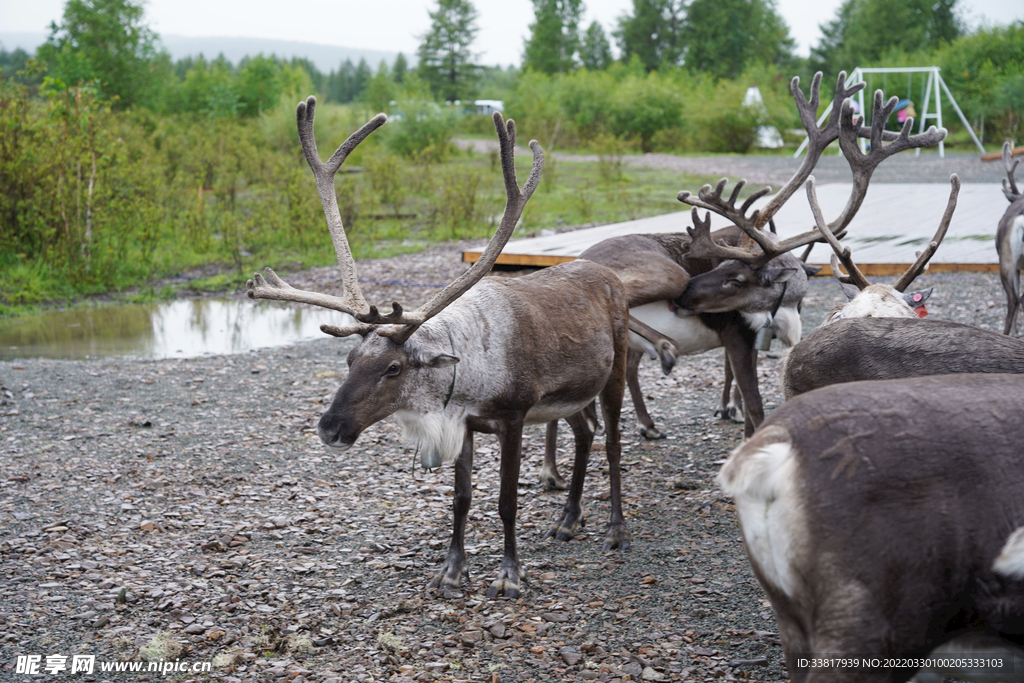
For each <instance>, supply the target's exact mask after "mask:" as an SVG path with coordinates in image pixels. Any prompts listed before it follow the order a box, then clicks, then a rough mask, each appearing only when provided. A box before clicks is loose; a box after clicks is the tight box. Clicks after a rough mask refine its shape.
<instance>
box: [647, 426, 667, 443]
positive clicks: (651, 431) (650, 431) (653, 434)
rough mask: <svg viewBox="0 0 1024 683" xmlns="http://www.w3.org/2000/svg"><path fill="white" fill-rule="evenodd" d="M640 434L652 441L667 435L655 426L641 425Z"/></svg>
mask: <svg viewBox="0 0 1024 683" xmlns="http://www.w3.org/2000/svg"><path fill="white" fill-rule="evenodd" d="M640 436H642V437H644V438H645V439H650V440H652V441H653V440H655V439H664V438H665V437H666V436H668V434H666V433H665V432H663V431H661V430H659V429H658V428H657V427H644V426H641V427H640Z"/></svg>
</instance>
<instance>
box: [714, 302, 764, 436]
mask: <svg viewBox="0 0 1024 683" xmlns="http://www.w3.org/2000/svg"><path fill="white" fill-rule="evenodd" d="M736 317H737V322H736V323H735V324H730V325H726V326H725V327H724V328H723V329H722V330H721V332H719V336H720V337H721V339H722V346H724V347H725V351H726V353H728V354H729V363H730V364H731V366H732V372H733V376H734V377H735V379H736V384H737V385H738V386H739V388H740V394H741V395H742V396H743V408H744V410H743V412H744V429H743V436H744V437H746V438H750V436H751V435H752V434H753V433H754V430H755V429H757V428H758V427H759V426H760V425H761V423H762V422H764V405H763V404H762V402H761V392H760V390H759V389H758V387H757V349H755V348H754V333H753V332H752V331H751V330H749V329H748V328H746V327H745V326H744V325H743V324H742V322H740V321H739V316H738V315H737V316H736Z"/></svg>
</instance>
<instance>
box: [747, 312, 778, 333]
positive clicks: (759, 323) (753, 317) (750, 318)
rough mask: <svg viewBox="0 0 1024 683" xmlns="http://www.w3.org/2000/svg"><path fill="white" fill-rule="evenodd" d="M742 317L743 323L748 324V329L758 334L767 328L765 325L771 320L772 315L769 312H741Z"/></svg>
mask: <svg viewBox="0 0 1024 683" xmlns="http://www.w3.org/2000/svg"><path fill="white" fill-rule="evenodd" d="M740 317H741V318H743V322H744V323H746V325H747V327H749V328H750V329H752V330H753V331H755V332H757V331H758V330H759V329H761V328H762V327H764V326H765V323H767V322H768V321H769V320H771V317H772V314H771V313H769V312H768V311H758V312H756V313H745V312H743V311H740Z"/></svg>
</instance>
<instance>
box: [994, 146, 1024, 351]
mask: <svg viewBox="0 0 1024 683" xmlns="http://www.w3.org/2000/svg"><path fill="white" fill-rule="evenodd" d="M1010 147H1011V145H1010V143H1009V142H1005V143H1003V166H1004V167H1005V168H1006V179H1004V180H1003V194H1004V195H1005V196H1006V199H1007V201H1009V202H1010V206H1009V207H1007V209H1006V213H1004V214H1003V217H1002V218H1000V219H999V227H998V228H997V229H996V253H998V254H999V279H1000V280H1001V281H1002V283H1003V289H1004V290H1006V322H1005V323H1004V324H1003V334H1012V335H1014V336H1016V334H1017V311H1018V310H1019V309H1020V303H1021V302H1020V271H1021V270H1022V269H1024V195H1022V194H1021V193H1020V191H1019V190H1018V189H1017V179H1016V178H1015V177H1014V174H1015V173H1016V171H1017V164H1019V163H1020V160H1017V161H1013V162H1012V163H1011V151H1010Z"/></svg>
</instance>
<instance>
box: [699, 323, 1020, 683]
mask: <svg viewBox="0 0 1024 683" xmlns="http://www.w3.org/2000/svg"><path fill="white" fill-rule="evenodd" d="M851 322H852V321H851ZM908 324H909V323H908ZM1022 406H1024V377H1022V376H1020V375H991V374H986V375H977V374H964V375H957V376H955V377H954V376H948V375H947V376H939V377H917V378H910V379H898V380H886V381H877V382H855V383H852V384H842V385H834V386H830V387H825V388H822V389H817V390H815V391H812V392H810V393H808V394H806V395H802V396H798V397H796V398H794V399H793V400H791V401H787V402H786V403H785V404H784V405H782V406H781V407H780V408H778V409H777V410H775V411H774V412H773V414H772V415H771V417H769V419H768V420H766V421H765V423H764V424H762V425H761V427H760V429H758V431H757V433H755V434H754V436H753V438H751V439H749V440H748V441H747V442H746V443H744V444H743V445H742V446H740V447H739V448H737V449H736V450H735V451H733V453H732V455H731V456H730V457H729V459H728V460H727V462H726V463H725V465H724V466H723V467H722V469H721V471H720V473H719V475H718V482H719V484H720V485H721V487H722V490H723V491H724V492H725V493H726V495H729V496H731V497H732V498H733V500H734V502H735V505H736V511H737V513H738V515H739V520H740V528H741V530H742V534H743V541H744V545H745V547H746V551H747V557H748V559H749V560H750V564H751V567H752V568H753V571H754V574H755V576H756V577H757V579H758V581H759V582H760V584H761V586H762V588H764V590H765V592H766V593H767V594H768V599H769V600H770V601H771V605H772V609H773V611H774V613H775V620H776V623H777V624H778V628H779V635H780V638H781V640H782V647H783V650H784V652H785V658H786V667H787V669H788V671H789V676H790V680H792V681H794V682H796V683H804V682H817V681H830V682H833V681H835V682H842V681H879V682H880V681H906V680H908V679H909V678H910V677H911V676H912V675H914V673H915V669H916V668H917V667H919V666H920V663H918V662H920V658H925V657H927V656H928V655H929V653H933V652H934V653H935V655H936V656H938V655H949V654H952V653H955V654H956V655H957V656H958V657H963V658H969V657H974V656H977V657H993V656H996V655H997V654H998V656H999V657H1001V658H1002V660H1003V661H1004V662H1010V661H1013V660H1014V659H1016V661H1017V662H1020V661H1022V657H1024V460H1022V456H1021V448H1020V444H1021V443H1022V441H1024V407H1022ZM937 648H938V649H937ZM994 648H995V650H996V652H994V651H993V649H994ZM843 658H846V659H848V660H850V661H852V662H863V661H864V658H878V659H879V661H878V663H877V664H873V665H870V666H857V664H856V663H850V664H848V665H847V666H846V667H845V668H844V666H843V665H842V664H841V663H840V662H837V661H836V660H839V659H843ZM802 660H803V661H802ZM814 660H825V661H824V662H821V663H819V664H813V663H812V664H810V666H808V663H809V662H813V661H814ZM893 661H903V662H905V663H900V664H895V665H894V664H893V663H892V662H893ZM968 661H969V660H968ZM894 666H896V667H899V668H893V667H894ZM903 667H906V668H903ZM1001 671H1002V673H1001V675H999V674H996V673H995V671H994V670H993V668H989V669H988V672H987V676H988V677H986V678H983V679H981V680H999V681H1003V682H1004V683H1005V682H1006V681H1022V680H1024V672H1022V670H1021V669H1010V670H1008V669H1007V668H1005V667H1004V668H1003V669H1002V670H1001ZM944 673H946V675H950V674H951V673H952V672H944ZM927 680H929V681H930V680H933V679H932V678H931V677H929V678H928V679H927ZM939 680H941V679H939ZM971 680H978V679H976V678H971Z"/></svg>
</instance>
